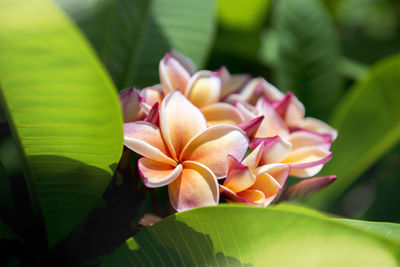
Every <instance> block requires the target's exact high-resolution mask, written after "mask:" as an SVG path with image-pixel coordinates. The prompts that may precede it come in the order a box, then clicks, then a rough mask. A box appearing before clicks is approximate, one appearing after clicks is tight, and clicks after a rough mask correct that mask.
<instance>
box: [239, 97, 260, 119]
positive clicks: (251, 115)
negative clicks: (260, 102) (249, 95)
mask: <svg viewBox="0 0 400 267" xmlns="http://www.w3.org/2000/svg"><path fill="white" fill-rule="evenodd" d="M233 105H234V106H235V108H237V110H239V112H240V113H241V114H242V116H243V118H244V120H245V121H251V120H253V119H255V118H257V115H256V114H255V112H253V111H255V110H251V106H250V105H248V104H246V103H242V102H240V101H237V102H235V103H234V104H233Z"/></svg>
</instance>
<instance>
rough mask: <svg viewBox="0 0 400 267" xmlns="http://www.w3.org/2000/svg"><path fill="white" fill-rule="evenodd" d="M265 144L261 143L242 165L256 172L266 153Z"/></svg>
mask: <svg viewBox="0 0 400 267" xmlns="http://www.w3.org/2000/svg"><path fill="white" fill-rule="evenodd" d="M264 146H265V144H264V142H261V143H260V144H259V145H258V146H257V147H256V148H255V149H253V151H251V152H250V153H249V154H248V155H247V156H246V157H245V158H244V160H243V161H242V164H243V165H245V166H247V167H249V168H250V170H252V171H253V170H255V169H256V168H257V166H258V163H259V162H260V159H261V157H262V154H263V151H264Z"/></svg>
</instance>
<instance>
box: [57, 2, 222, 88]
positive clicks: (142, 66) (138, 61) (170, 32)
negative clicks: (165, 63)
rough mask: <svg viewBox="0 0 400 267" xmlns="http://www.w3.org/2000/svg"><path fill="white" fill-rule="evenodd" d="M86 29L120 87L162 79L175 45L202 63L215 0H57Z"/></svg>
mask: <svg viewBox="0 0 400 267" xmlns="http://www.w3.org/2000/svg"><path fill="white" fill-rule="evenodd" d="M56 2H57V3H58V4H60V6H61V7H63V8H64V10H65V11H66V12H67V13H68V14H69V15H70V16H71V17H72V18H73V19H74V20H75V21H76V22H77V24H78V25H79V26H80V27H81V28H82V29H83V31H84V33H85V34H86V35H87V37H88V38H89V40H90V41H91V42H92V44H93V45H94V47H95V48H96V50H97V52H98V54H99V56H100V58H101V59H102V60H103V62H104V64H105V65H106V67H107V69H108V70H109V72H110V74H111V76H112V78H113V79H114V82H115V84H116V86H117V88H118V89H120V90H121V89H123V88H126V87H130V86H133V85H135V86H150V85H153V84H155V83H159V79H158V63H159V61H160V59H161V58H162V56H163V55H164V54H165V53H166V52H168V51H169V50H170V49H171V48H174V49H176V50H178V51H179V52H181V53H183V54H185V55H186V56H188V57H190V58H192V59H193V61H194V62H195V63H196V64H197V65H198V66H200V67H201V66H203V64H204V63H205V59H206V56H207V54H208V52H209V48H210V45H211V43H212V40H213V35H214V30H215V13H216V5H215V2H214V1H212V0H202V1H198V0H186V1H180V0H148V1H145V0H119V1H114V0H95V1H93V0H73V1H71V0H56Z"/></svg>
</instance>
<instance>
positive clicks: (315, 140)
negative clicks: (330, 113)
mask: <svg viewBox="0 0 400 267" xmlns="http://www.w3.org/2000/svg"><path fill="white" fill-rule="evenodd" d="M288 141H289V142H290V143H291V144H292V149H293V150H296V149H299V148H302V147H307V146H319V147H321V148H324V149H327V150H328V149H329V148H330V146H331V142H332V140H331V136H330V135H328V134H318V133H316V132H312V131H308V130H300V131H296V132H293V133H291V134H290V136H289V138H288Z"/></svg>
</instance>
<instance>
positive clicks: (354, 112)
mask: <svg viewBox="0 0 400 267" xmlns="http://www.w3.org/2000/svg"><path fill="white" fill-rule="evenodd" d="M399 84H400V55H395V56H391V57H389V58H387V59H385V60H382V61H381V62H379V63H377V64H376V65H375V66H373V67H372V68H371V70H370V72H369V74H368V75H367V76H366V77H365V78H364V79H362V80H361V81H360V82H359V83H357V84H356V85H355V86H354V88H352V89H351V91H350V93H349V94H348V95H347V97H346V98H345V99H344V100H343V102H341V104H340V105H339V106H338V107H337V109H336V111H335V113H334V116H333V121H332V125H333V126H334V127H336V128H337V129H338V130H339V138H338V139H337V140H336V141H335V142H334V144H333V147H332V151H333V158H332V160H331V161H330V162H329V163H328V164H327V165H326V167H325V168H324V170H323V172H322V173H321V174H322V175H323V174H328V173H330V174H336V175H337V176H338V179H337V180H336V182H335V183H333V184H332V185H330V186H329V187H328V188H326V189H324V190H322V191H321V192H319V193H317V194H314V195H313V196H310V197H309V198H308V199H307V203H309V204H312V205H313V206H315V207H319V208H327V207H329V206H330V205H332V204H334V203H335V201H336V200H337V198H338V197H339V196H340V195H341V194H342V193H343V192H344V191H345V190H346V189H347V188H348V187H349V186H350V185H351V184H352V183H353V182H354V181H355V180H356V179H357V177H358V176H359V175H360V174H362V173H363V172H364V171H365V170H367V168H368V167H369V166H371V164H373V163H374V162H375V161H377V160H378V159H379V158H380V157H381V156H382V155H384V154H385V153H386V152H387V151H388V150H389V149H391V148H393V147H394V146H395V145H396V144H398V143H399V141H400V120H399V118H400V89H399Z"/></svg>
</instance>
